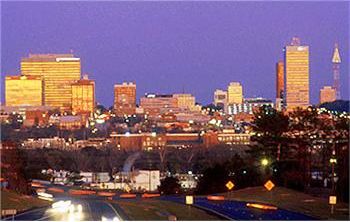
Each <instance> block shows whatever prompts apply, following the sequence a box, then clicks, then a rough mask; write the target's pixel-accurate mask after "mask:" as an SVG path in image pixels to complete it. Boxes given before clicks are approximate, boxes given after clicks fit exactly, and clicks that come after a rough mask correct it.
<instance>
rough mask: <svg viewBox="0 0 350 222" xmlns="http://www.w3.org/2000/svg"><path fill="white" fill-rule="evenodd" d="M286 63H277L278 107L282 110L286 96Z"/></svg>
mask: <svg viewBox="0 0 350 222" xmlns="http://www.w3.org/2000/svg"><path fill="white" fill-rule="evenodd" d="M283 91H284V63H283V61H279V62H278V63H277V64H276V109H277V110H282V107H283V97H284V92H283Z"/></svg>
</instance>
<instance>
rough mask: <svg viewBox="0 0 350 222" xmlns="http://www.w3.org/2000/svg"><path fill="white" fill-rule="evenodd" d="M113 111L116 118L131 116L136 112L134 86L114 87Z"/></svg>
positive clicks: (123, 84)
mask: <svg viewBox="0 0 350 222" xmlns="http://www.w3.org/2000/svg"><path fill="white" fill-rule="evenodd" d="M114 109H115V112H116V114H117V116H124V115H133V114H135V112H136V84H134V83H125V82H124V83H122V84H116V85H114Z"/></svg>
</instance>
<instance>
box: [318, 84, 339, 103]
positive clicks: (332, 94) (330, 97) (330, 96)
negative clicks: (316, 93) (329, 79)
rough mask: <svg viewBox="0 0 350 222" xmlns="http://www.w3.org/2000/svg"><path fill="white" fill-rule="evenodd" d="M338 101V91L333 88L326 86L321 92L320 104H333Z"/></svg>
mask: <svg viewBox="0 0 350 222" xmlns="http://www.w3.org/2000/svg"><path fill="white" fill-rule="evenodd" d="M335 100H336V90H335V89H334V88H332V87H331V86H324V87H323V88H322V89H321V90H320V103H326V102H333V101H335Z"/></svg>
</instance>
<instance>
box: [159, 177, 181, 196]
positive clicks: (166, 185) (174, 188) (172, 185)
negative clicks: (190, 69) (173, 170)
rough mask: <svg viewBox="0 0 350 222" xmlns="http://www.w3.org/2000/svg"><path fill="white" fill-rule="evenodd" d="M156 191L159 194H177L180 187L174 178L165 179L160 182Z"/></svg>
mask: <svg viewBox="0 0 350 222" xmlns="http://www.w3.org/2000/svg"><path fill="white" fill-rule="evenodd" d="M158 190H159V192H160V193H161V194H165V195H169V194H178V193H180V190H181V185H180V183H179V180H178V179H177V178H175V177H166V178H165V179H163V180H162V181H160V186H159V187H158Z"/></svg>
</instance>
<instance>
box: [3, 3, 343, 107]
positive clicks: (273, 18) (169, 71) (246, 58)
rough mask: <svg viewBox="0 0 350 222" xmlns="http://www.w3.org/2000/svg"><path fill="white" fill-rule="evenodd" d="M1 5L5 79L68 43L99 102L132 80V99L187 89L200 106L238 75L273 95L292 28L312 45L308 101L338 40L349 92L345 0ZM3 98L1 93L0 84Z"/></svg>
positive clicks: (328, 79)
mask: <svg viewBox="0 0 350 222" xmlns="http://www.w3.org/2000/svg"><path fill="white" fill-rule="evenodd" d="M1 4H2V7H1V11H2V28H3V35H2V45H3V47H2V50H1V55H2V56H1V59H2V62H1V64H2V67H1V73H2V84H1V87H2V88H3V86H4V83H3V82H4V76H5V75H17V74H19V71H20V70H19V68H20V60H21V58H22V57H26V56H28V55H29V53H34V54H36V53H38V54H39V53H70V52H71V50H72V51H73V54H74V55H75V56H76V57H79V58H80V59H81V64H82V65H81V66H82V73H81V74H82V76H83V74H88V75H89V78H90V79H92V80H95V82H96V101H97V102H98V103H100V104H102V105H104V106H106V107H109V106H111V105H112V104H113V96H114V94H113V86H114V84H118V83H122V82H130V81H132V82H135V83H136V87H137V101H138V102H139V99H140V97H141V96H143V95H144V94H145V93H156V94H172V93H182V92H185V93H190V94H192V95H194V96H195V97H196V102H198V103H200V104H202V105H207V104H209V103H211V102H212V100H213V94H214V91H215V89H223V90H225V89H226V88H227V86H228V84H229V83H230V82H240V83H241V84H242V86H243V95H244V97H245V98H251V97H263V98H267V99H270V100H272V101H273V102H275V65H276V63H277V62H278V61H280V60H283V51H282V50H283V48H284V46H286V45H288V44H289V43H290V41H291V39H292V37H294V36H298V37H300V39H301V44H302V45H308V46H309V47H310V103H311V104H317V103H318V100H319V96H318V94H319V90H320V89H321V88H322V87H323V86H332V85H333V76H332V63H331V58H332V55H333V48H334V44H335V42H337V43H338V44H339V50H340V56H341V59H342V63H341V65H340V80H341V81H340V82H341V96H342V99H344V100H347V99H348V97H349V85H348V84H347V83H348V81H349V79H348V78H349V75H348V73H349V69H348V67H349V63H348V61H349V57H348V56H349V55H348V53H345V52H348V51H349V44H348V41H347V39H349V34H348V29H346V28H345V27H349V26H348V20H345V19H342V18H344V17H348V16H349V7H348V5H349V4H348V3H347V2H321V3H313V2H287V3H285V2H258V3H256V2H255V3H252V2H102V3H101V2H99V3H98V4H95V2H50V4H46V3H45V2H44V3H42V2H2V3H1ZM55 6H56V7H55ZM160 9H162V10H160ZM247 10H249V11H247ZM15 12H16V13H15ZM152 12H157V13H152ZM247 12H249V13H251V14H254V15H255V16H250V14H247ZM335 15H336V16H335ZM95 18H98V19H95ZM294 24H295V25H294ZM320 24H322V25H320ZM317 25H318V26H317ZM310 27H313V29H312V30H311V29H310ZM272 28H276V29H275V30H277V31H275V32H274V31H273V30H272ZM19 30H20V31H19ZM62 30H64V31H62ZM325 30H328V32H326V31H325ZM329 30H332V32H329ZM257 35H260V36H261V37H260V38H256V36H257ZM96 43H97V44H96ZM145 75H147V76H146V77H145ZM256 79H258V81H256ZM271 86H272V87H271ZM1 97H2V99H1V102H4V90H1Z"/></svg>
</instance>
